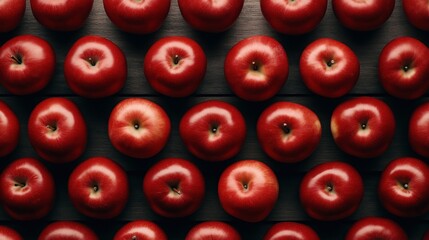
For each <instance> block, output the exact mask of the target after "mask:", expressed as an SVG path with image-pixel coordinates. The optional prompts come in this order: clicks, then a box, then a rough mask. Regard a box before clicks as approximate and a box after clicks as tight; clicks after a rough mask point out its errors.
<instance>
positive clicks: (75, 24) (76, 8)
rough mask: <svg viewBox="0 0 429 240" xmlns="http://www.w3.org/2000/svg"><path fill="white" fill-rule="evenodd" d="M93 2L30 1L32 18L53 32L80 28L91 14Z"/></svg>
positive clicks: (72, 0)
mask: <svg viewBox="0 0 429 240" xmlns="http://www.w3.org/2000/svg"><path fill="white" fill-rule="evenodd" d="M93 3H94V0H55V1H52V0H30V5H31V11H32V13H33V16H34V18H36V20H37V21H38V22H39V23H40V24H42V25H43V26H44V27H46V28H48V29H50V30H55V31H75V30H78V29H79V28H81V27H82V26H83V25H84V24H85V21H86V19H87V18H88V16H89V14H90V13H91V9H92V5H93Z"/></svg>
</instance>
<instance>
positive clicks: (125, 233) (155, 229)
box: [113, 220, 167, 240]
mask: <svg viewBox="0 0 429 240" xmlns="http://www.w3.org/2000/svg"><path fill="white" fill-rule="evenodd" d="M133 239H142V240H167V235H166V234H165V232H164V231H163V230H162V229H161V228H160V227H159V226H158V225H157V224H155V223H153V222H151V221H146V220H135V221H132V222H129V223H127V224H125V225H124V226H122V227H121V228H120V229H119V230H118V231H117V232H116V234H115V236H114V237H113V240H133Z"/></svg>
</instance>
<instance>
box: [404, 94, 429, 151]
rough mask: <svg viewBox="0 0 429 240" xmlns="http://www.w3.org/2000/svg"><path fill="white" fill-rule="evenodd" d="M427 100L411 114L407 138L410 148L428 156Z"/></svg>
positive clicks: (428, 118) (428, 110)
mask: <svg viewBox="0 0 429 240" xmlns="http://www.w3.org/2000/svg"><path fill="white" fill-rule="evenodd" d="M427 136H429V102H427V103H424V104H421V105H420V106H419V107H417V108H416V109H415V110H414V112H413V113H412V114H411V117H410V122H409V125H408V140H409V142H410V146H411V148H412V149H413V150H414V151H415V152H416V153H418V154H420V155H422V156H423V157H426V158H429V138H428V137H427Z"/></svg>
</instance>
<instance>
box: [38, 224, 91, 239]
mask: <svg viewBox="0 0 429 240" xmlns="http://www.w3.org/2000/svg"><path fill="white" fill-rule="evenodd" d="M38 239H39V240H98V237H97V235H96V234H95V233H94V232H93V231H92V230H91V229H90V228H88V227H87V226H85V225H83V224H81V223H78V222H72V221H57V222H53V223H51V224H49V225H48V226H46V227H45V228H44V229H43V230H42V232H41V233H40V235H39V238H38Z"/></svg>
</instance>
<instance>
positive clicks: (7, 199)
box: [0, 158, 55, 221]
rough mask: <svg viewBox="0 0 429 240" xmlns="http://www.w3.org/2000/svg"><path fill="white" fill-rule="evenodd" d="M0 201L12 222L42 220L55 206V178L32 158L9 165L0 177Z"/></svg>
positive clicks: (22, 159) (21, 159)
mask: <svg viewBox="0 0 429 240" xmlns="http://www.w3.org/2000/svg"><path fill="white" fill-rule="evenodd" d="M0 189H2V191H0V200H1V203H2V205H3V208H4V210H5V212H6V213H7V214H8V215H9V216H11V217H12V218H13V219H15V220H19V221H30V220H37V219H40V218H43V217H45V216H46V215H47V214H48V213H49V212H50V211H51V209H52V206H53V204H54V196H55V186H54V178H53V177H52V175H51V173H50V172H49V170H48V169H47V168H46V167H45V166H44V165H43V164H42V163H40V162H39V161H37V160H36V159H34V158H20V159H17V160H15V161H13V162H12V163H10V164H9V165H8V166H7V167H6V168H5V169H4V170H3V172H2V173H1V175H0Z"/></svg>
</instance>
